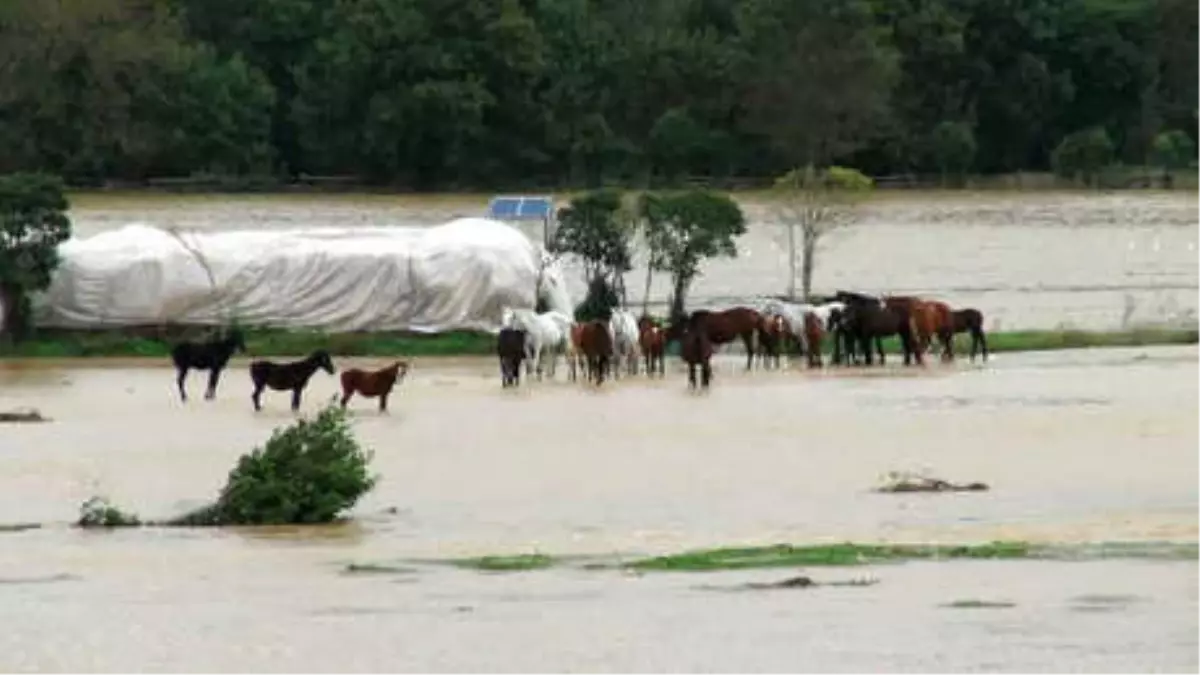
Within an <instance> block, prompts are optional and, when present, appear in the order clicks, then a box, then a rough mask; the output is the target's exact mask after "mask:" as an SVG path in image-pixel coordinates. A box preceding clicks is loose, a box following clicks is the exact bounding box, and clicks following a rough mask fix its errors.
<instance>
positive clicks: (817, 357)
mask: <svg viewBox="0 0 1200 675" xmlns="http://www.w3.org/2000/svg"><path fill="white" fill-rule="evenodd" d="M839 309H840V308H839ZM828 323H829V320H828V319H826V320H824V321H822V320H821V316H820V315H819V314H817V313H816V312H808V313H807V314H805V315H804V342H805V343H807V345H808V354H807V357H808V367H809V368H820V367H821V365H822V364H821V339H822V338H824V337H825V326H826V325H827V324H828Z"/></svg>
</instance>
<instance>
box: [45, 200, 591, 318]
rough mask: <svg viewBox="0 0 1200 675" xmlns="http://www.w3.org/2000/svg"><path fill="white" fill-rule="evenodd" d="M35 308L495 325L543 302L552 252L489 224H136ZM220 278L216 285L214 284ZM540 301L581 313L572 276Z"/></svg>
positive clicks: (552, 273) (71, 251)
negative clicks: (507, 310) (175, 227)
mask: <svg viewBox="0 0 1200 675" xmlns="http://www.w3.org/2000/svg"><path fill="white" fill-rule="evenodd" d="M59 251H60V253H61V255H62V259H63V260H62V264H61V266H60V267H59V268H58V270H57V271H56V272H55V276H54V281H53V283H52V284H51V286H50V288H49V289H47V291H46V293H44V294H41V295H40V296H39V297H38V298H37V299H36V307H37V323H38V325H42V326H54V327H63V328H96V327H105V326H128V325H154V324H162V323H181V324H208V325H212V324H220V323H225V322H227V321H229V320H231V319H232V320H236V321H237V322H239V323H241V324H243V325H252V326H259V325H270V326H281V327H306V328H318V329H323V330H327V331H353V330H413V331H422V332H440V331H444V330H452V329H459V328H467V329H480V330H496V329H497V328H498V323H499V320H500V317H501V312H502V310H503V308H504V306H506V305H507V306H513V307H529V308H532V307H533V306H534V304H535V303H534V292H535V288H537V283H538V269H539V267H541V265H539V262H540V261H541V260H543V259H544V254H543V253H542V251H541V249H540V247H539V246H538V245H536V244H534V243H533V242H532V241H530V239H529V238H528V237H526V236H525V235H524V234H523V233H522V232H521V231H520V230H518V229H516V228H514V227H512V226H509V225H507V224H505V223H502V222H499V221H495V220H488V219H484V218H461V219H458V220H454V221H451V222H449V223H446V224H445V225H441V226H437V227H377V228H361V227H360V228H344V229H339V228H320V229H306V230H260V231H225V232H210V233H198V232H187V233H178V234H176V233H172V232H168V231H166V230H161V229H158V228H155V227H148V226H145V225H128V226H126V227H123V228H121V229H118V230H113V231H111V232H105V233H102V234H98V235H96V236H93V237H89V238H87V239H71V240H69V241H66V242H64V243H63V244H62V245H61V246H60V247H59ZM210 274H211V279H210ZM542 289H543V290H542V297H543V298H545V299H546V300H547V302H548V304H549V305H550V306H551V307H552V308H555V309H564V310H565V311H567V312H570V311H571V300H570V298H569V297H568V296H567V293H566V290H565V289H566V285H565V284H564V283H563V280H562V276H561V273H560V272H559V270H558V268H557V267H555V266H550V267H547V268H546V269H545V271H544V272H543V278H542Z"/></svg>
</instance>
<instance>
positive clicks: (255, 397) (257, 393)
mask: <svg viewBox="0 0 1200 675" xmlns="http://www.w3.org/2000/svg"><path fill="white" fill-rule="evenodd" d="M265 386H267V383H266V382H255V383H254V393H253V394H250V400H251V401H253V402H254V410H255V411H259V410H262V405H261V404H260V402H259V397H261V396H262V392H263V387H265Z"/></svg>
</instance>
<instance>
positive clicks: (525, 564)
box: [450, 553, 555, 572]
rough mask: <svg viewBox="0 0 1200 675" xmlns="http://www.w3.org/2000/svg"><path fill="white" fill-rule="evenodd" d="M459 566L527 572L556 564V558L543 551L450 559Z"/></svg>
mask: <svg viewBox="0 0 1200 675" xmlns="http://www.w3.org/2000/svg"><path fill="white" fill-rule="evenodd" d="M450 562H451V563H452V564H453V565H455V566H457V567H464V568H468V569H476V570H481V571H484V572H525V571H529V570H540V569H545V568H547V567H551V566H553V565H554V563H555V561H554V558H551V557H550V556H548V555H542V554H541V553H527V554H520V555H486V556H482V557H479V558H462V559H459V560H452V561H450Z"/></svg>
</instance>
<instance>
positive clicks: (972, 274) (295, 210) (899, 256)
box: [71, 191, 1200, 330]
mask: <svg viewBox="0 0 1200 675" xmlns="http://www.w3.org/2000/svg"><path fill="white" fill-rule="evenodd" d="M487 200H488V195H476V196H452V195H450V196H434V197H416V196H363V195H336V196H315V195H295V196H292V195H288V196H261V195H221V196H198V197H197V196H180V195H169V196H160V197H149V196H134V197H119V196H118V197H108V196H84V197H82V198H79V199H77V200H75V201H74V202H73V207H72V211H71V217H72V220H73V223H74V227H75V231H76V232H77V233H78V234H79V235H81V236H89V235H91V234H95V233H97V232H101V231H104V230H108V229H114V228H117V227H121V226H124V225H126V224H129V223H131V222H135V221H136V222H145V223H148V224H153V225H158V226H164V227H166V226H178V227H182V228H185V229H186V228H197V229H209V230H212V229H227V228H256V229H257V228H293V227H310V226H339V227H355V226H386V225H409V226H414V225H415V226H424V225H435V224H439V223H443V222H446V221H447V220H449V219H451V218H454V217H458V216H466V215H471V216H475V215H480V214H482V213H483V212H484V211H485V209H486V205H487ZM739 200H740V201H741V203H742V205H743V208H744V209H745V210H746V213H747V218H748V219H749V221H750V226H749V228H748V232H747V234H746V235H745V236H743V237H742V238H741V239H740V240H739V242H738V249H739V253H738V257H737V258H735V259H725V258H722V259H716V260H711V261H708V262H706V263H705V264H704V268H703V273H702V274H701V276H700V277H699V278H698V279H697V280H696V282H695V284H694V286H693V288H692V291H691V292H690V293H689V297H690V298H691V299H692V300H693V301H694V302H696V303H710V302H711V303H715V304H723V303H727V302H734V301H742V300H744V299H746V298H748V297H751V296H755V295H759V294H764V293H781V292H783V291H784V290H785V289H786V288H787V274H788V263H787V256H786V249H784V248H783V244H784V241H785V232H784V230H783V229H782V228H780V227H779V226H777V225H775V224H774V223H775V222H776V217H775V214H774V213H773V211H772V209H771V207H770V205H769V204H768V203H767V202H764V201H762V200H761V199H760V198H755V197H749V196H743V197H739ZM862 215H863V217H862V219H861V221H860V222H859V223H858V224H857V225H855V226H853V227H849V228H846V229H843V230H839V231H835V232H833V233H831V235H830V236H828V237H827V238H826V239H825V240H824V241H823V243H822V248H821V253H820V257H819V258H818V261H817V267H816V271H815V277H814V285H815V287H816V289H817V290H832V289H837V288H854V289H859V290H864V291H870V292H888V293H897V294H926V293H930V294H936V295H937V296H938V297H940V298H942V299H944V300H946V301H947V302H950V303H951V304H954V305H961V306H970V307H977V308H979V309H981V310H983V311H984V314H985V316H986V317H987V325H988V327H989V328H990V329H991V330H1000V329H1005V330H1014V329H1022V328H1039V329H1047V328H1056V327H1059V326H1068V327H1075V328H1084V329H1113V328H1119V327H1122V326H1123V325H1126V324H1130V325H1135V324H1141V323H1163V322H1170V323H1178V324H1185V325H1195V322H1196V318H1197V294H1196V289H1197V287H1198V286H1200V271H1198V268H1197V263H1196V260H1197V259H1196V233H1197V223H1198V220H1197V195H1196V193H1195V192H1187V191H1179V192H1170V193H1164V192H1117V193H1053V192H1036V193H1029V192H1025V193H1006V192H991V193H922V192H912V193H899V194H896V193H892V194H887V195H884V196H882V197H881V198H879V199H876V200H874V201H872V202H871V203H869V204H868V205H867V206H866V208H865V211H864V213H863V214H862ZM524 229H525V231H526V233H527V234H529V235H530V236H532V237H535V238H537V239H538V240H540V239H541V234H542V233H541V231H540V230H541V226H540V224H537V225H528V226H524ZM645 261H646V256H645V254H644V252H643V251H641V250H639V251H638V252H637V254H636V255H635V260H634V270H633V271H632V272H630V274H629V275H628V278H627V284H628V287H629V289H630V291H631V293H632V295H631V297H630V300H631V302H634V303H635V304H639V305H640V301H641V297H640V294H641V289H642V288H643V284H644V281H645V275H646V268H645ZM567 279H568V282H569V283H570V284H571V286H572V289H571V290H572V292H573V294H574V295H575V297H576V298H582V297H583V295H584V291H585V290H586V289H585V287H584V283H583V279H584V276H583V273H582V269H580V268H573V269H572V270H571V273H569V274H568V275H567ZM669 292H670V288H669V279H667V278H666V277H665V275H661V274H659V275H656V276H654V278H653V279H652V283H651V292H650V298H651V302H652V303H654V304H655V308H656V309H660V308H661V306H662V305H663V303H664V302H665V299H666V297H667V295H668V294H669Z"/></svg>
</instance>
